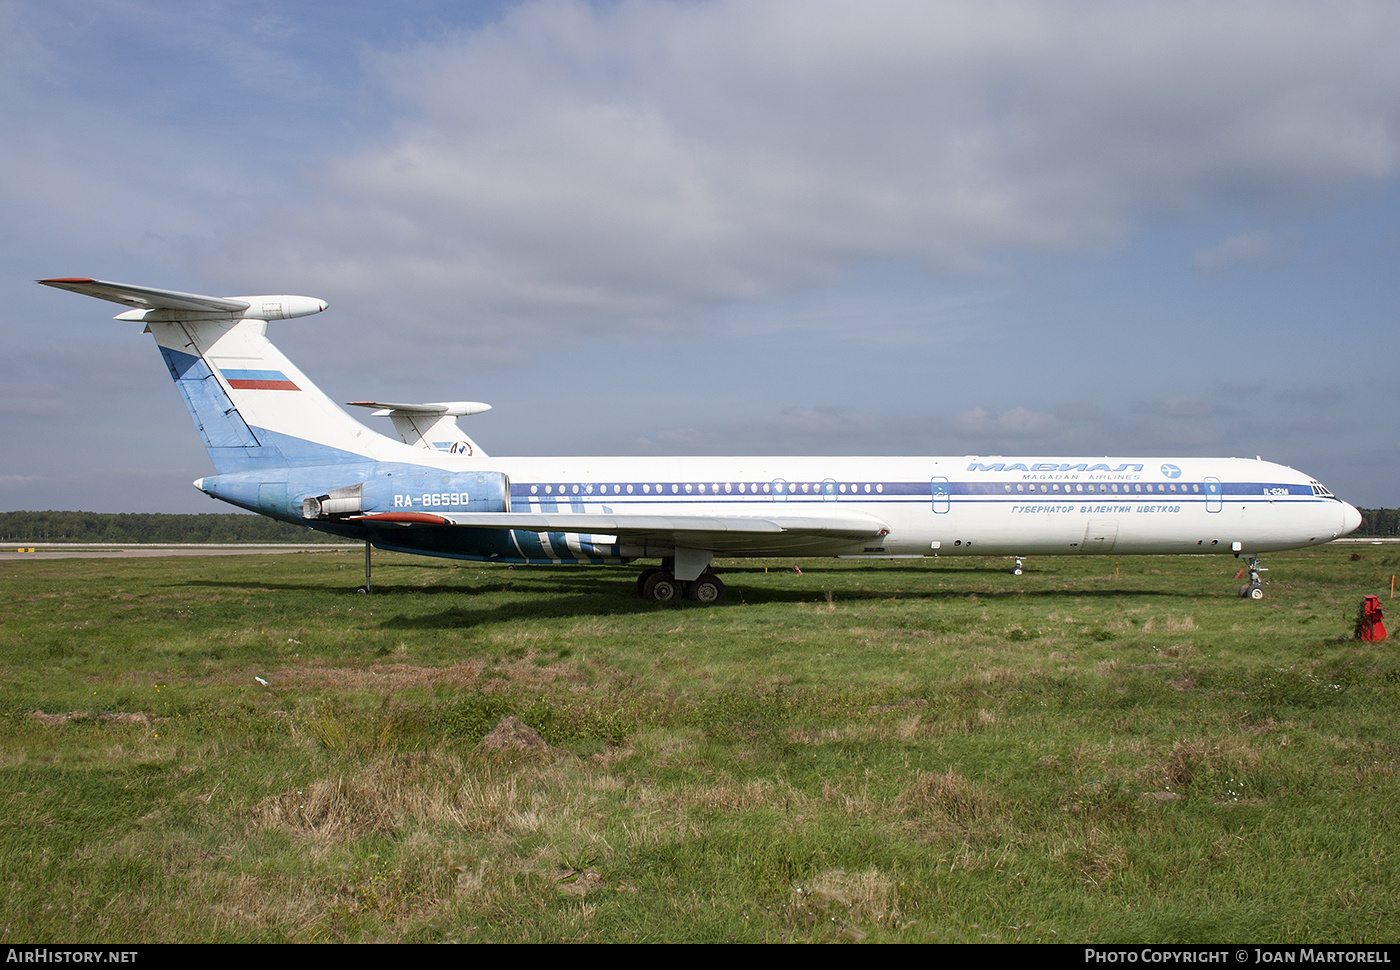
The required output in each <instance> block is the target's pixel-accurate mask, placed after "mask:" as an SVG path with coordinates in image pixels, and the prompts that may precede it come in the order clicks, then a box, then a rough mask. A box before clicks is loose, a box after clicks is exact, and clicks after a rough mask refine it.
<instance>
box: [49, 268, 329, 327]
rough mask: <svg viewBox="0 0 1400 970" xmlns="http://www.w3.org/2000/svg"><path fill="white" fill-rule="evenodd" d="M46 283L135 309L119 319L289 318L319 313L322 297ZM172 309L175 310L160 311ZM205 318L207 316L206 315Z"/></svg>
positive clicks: (64, 280)
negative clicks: (248, 294)
mask: <svg viewBox="0 0 1400 970" xmlns="http://www.w3.org/2000/svg"><path fill="white" fill-rule="evenodd" d="M36 282H39V283H42V284H44V285H45V286H52V287H55V288H56V289H60V290H72V291H73V292H74V293H81V294H83V295H84V296H94V297H96V298H97V299H99V300H107V301H109V302H111V303H122V304H125V305H126V306H130V307H136V310H135V311H134V312H133V311H127V312H126V313H122V314H119V315H118V316H117V319H118V320H167V319H177V318H178V319H182V320H187V319H190V318H191V314H199V315H201V316H202V315H204V314H208V315H209V317H212V318H224V319H248V320H289V319H291V318H292V317H305V316H310V315H311V314H313V313H320V312H321V311H322V310H324V309H325V308H326V301H325V300H318V299H316V298H315V297H310V296H288V295H276V296H201V295H199V294H198V293H181V292H179V291H178V290H158V289H155V288H154V287H150V286H132V285H131V284H130V283H109V282H107V281H106V280H92V279H88V278H87V277H85V276H64V277H60V278H58V279H52V280H37V281H36ZM168 310H175V311H178V313H177V314H168V313H164V312H162V311H168ZM206 319H207V318H206Z"/></svg>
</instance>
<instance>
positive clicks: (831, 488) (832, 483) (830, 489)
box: [822, 478, 836, 502]
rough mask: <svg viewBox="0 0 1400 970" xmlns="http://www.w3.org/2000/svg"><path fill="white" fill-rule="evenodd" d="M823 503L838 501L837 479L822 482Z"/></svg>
mask: <svg viewBox="0 0 1400 970" xmlns="http://www.w3.org/2000/svg"><path fill="white" fill-rule="evenodd" d="M822 501H823V502H834V501H836V479H834V478H828V479H826V480H824V481H823V482H822Z"/></svg>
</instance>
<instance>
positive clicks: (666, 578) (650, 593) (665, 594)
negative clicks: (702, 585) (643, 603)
mask: <svg viewBox="0 0 1400 970" xmlns="http://www.w3.org/2000/svg"><path fill="white" fill-rule="evenodd" d="M680 595H681V584H680V583H679V582H677V581H676V578H675V577H674V576H671V575H669V574H667V573H663V572H662V571H661V570H659V569H658V570H657V571H656V572H655V573H654V574H653V575H651V576H648V577H647V581H646V582H645V583H643V584H642V596H643V598H645V599H649V600H655V601H656V602H658V603H669V602H671V600H674V599H679V598H680Z"/></svg>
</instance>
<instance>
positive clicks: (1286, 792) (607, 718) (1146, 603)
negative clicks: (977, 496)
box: [0, 546, 1400, 943]
mask: <svg viewBox="0 0 1400 970" xmlns="http://www.w3.org/2000/svg"><path fill="white" fill-rule="evenodd" d="M1355 548H1357V547H1343V548H1336V549H1333V548H1324V549H1320V550H1315V551H1308V552H1299V553H1292V554H1288V555H1278V556H1274V557H1271V559H1270V562H1269V565H1270V567H1271V572H1270V573H1269V574H1268V575H1269V578H1270V580H1271V582H1270V584H1269V598H1268V599H1266V600H1265V601H1264V602H1262V603H1253V602H1248V601H1243V600H1240V599H1239V598H1238V597H1237V596H1236V595H1235V590H1236V588H1237V586H1238V584H1237V583H1235V582H1233V581H1232V579H1231V576H1232V575H1233V572H1234V568H1235V567H1236V564H1235V563H1234V562H1233V561H1232V560H1231V561H1226V560H1205V559H1192V558H1184V557H1183V558H1161V559H1124V560H1122V561H1114V560H1112V559H1089V558H1086V559H1078V560H1075V559H1058V560H1031V561H1030V562H1029V563H1028V566H1029V567H1030V568H1029V569H1028V572H1027V574H1026V575H1024V576H1021V577H1013V576H1011V575H1009V571H1008V570H1007V569H1006V568H1005V564H1004V563H1001V562H998V561H987V562H973V563H956V562H955V563H946V562H928V563H899V562H897V563H889V564H881V565H875V566H856V565H851V564H846V563H814V564H810V565H808V564H804V566H803V571H802V573H801V574H798V573H796V572H794V571H792V570H791V569H790V564H788V563H779V562H772V563H766V564H765V563H758V564H754V563H744V564H733V565H731V566H730V567H729V568H727V569H725V570H724V575H725V579H726V582H727V583H728V584H729V586H730V591H731V596H730V599H729V601H728V602H727V603H726V604H724V605H722V606H720V607H709V608H700V607H695V606H693V605H691V604H688V603H682V604H655V603H647V602H643V601H641V600H639V599H637V598H636V595H635V570H632V569H622V568H601V567H598V568H579V569H563V568H561V569H552V570H551V569H524V568H518V569H507V568H503V567H491V566H478V565H465V564H451V563H446V564H445V563H440V562H433V561H423V560H411V559H407V558H399V557H393V556H379V557H377V560H376V589H377V593H376V594H375V595H373V596H363V595H359V596H357V595H355V594H354V593H353V588H354V586H355V585H356V584H357V582H358V579H359V570H360V568H361V562H360V559H359V557H358V555H357V554H355V553H347V554H339V553H322V554H318V555H316V556H304V557H300V556H268V557H229V558H225V559H214V558H211V559H194V560H191V559H170V560H150V559H145V560H140V561H133V562H113V561H111V560H64V561H48V562H37V561H35V562H4V563H0V594H2V595H3V596H4V602H5V603H6V604H7V605H6V607H5V608H4V610H3V611H0V685H3V695H0V696H3V698H4V704H3V708H0V737H2V738H3V744H0V799H3V808H4V811H3V813H0V862H2V863H3V865H2V866H0V868H2V869H3V872H4V876H3V879H4V889H5V892H4V893H3V899H0V916H2V917H3V925H5V926H6V927H7V928H8V930H7V932H8V935H9V938H10V939H15V940H25V941H116V940H123V941H161V940H182V941H184V940H211V941H212V940H294V941H314V940H335V941H341V940H347V941H348V940H353V941H369V940H395V941H400V940H401V941H435V940H497V941H545V940H551V941H553V940H607V941H648V940H669V941H690V940H694V941H716V942H717V941H726V940H740V941H768V940H771V941H780V940H783V941H787V940H791V941H858V940H866V941H885V940H888V941H923V940H948V941H983V940H988V941H1014V940H1027V941H1031V940H1034V941H1058V942H1073V941H1097V942H1110V941H1139V940H1153V941H1212V940H1225V939H1236V940H1238V939H1248V940H1259V941H1278V942H1298V943H1301V942H1327V941H1343V942H1350V941H1372V942H1375V941H1382V940H1389V939H1392V938H1394V936H1395V935H1396V932H1397V929H1398V928H1400V918H1398V917H1400V913H1397V902H1398V899H1400V897H1397V893H1398V892H1400V871H1397V863H1396V860H1395V856H1396V852H1395V837H1394V835H1393V832H1394V827H1395V822H1394V808H1393V806H1394V805H1395V804H1396V797H1395V796H1396V794H1397V782H1396V770H1397V765H1398V764H1400V760H1397V755H1400V742H1397V741H1396V739H1395V735H1394V730H1393V712H1394V709H1395V705H1396V702H1397V700H1400V663H1397V662H1396V660H1395V659H1394V657H1393V654H1392V652H1391V651H1390V650H1389V649H1387V646H1388V642H1387V643H1379V644H1376V643H1359V642H1357V641H1354V640H1352V639H1350V634H1351V630H1352V621H1353V619H1354V615H1355V611H1356V607H1357V603H1358V602H1359V600H1360V598H1361V596H1362V595H1364V594H1366V593H1379V592H1382V590H1385V589H1388V584H1389V581H1390V576H1391V574H1392V572H1394V571H1396V570H1397V569H1400V566H1397V565H1396V564H1395V563H1394V562H1392V561H1391V558H1390V557H1388V556H1387V555H1386V554H1385V553H1384V552H1383V551H1382V550H1381V549H1380V548H1378V547H1369V546H1363V547H1360V551H1361V555H1362V558H1361V559H1359V560H1352V559H1351V554H1352V550H1353V549H1355ZM258 678H261V681H262V682H260V681H259V679H258ZM263 682H266V683H265V684H264V683H263ZM508 717H516V718H519V719H520V720H521V721H523V722H524V723H525V724H527V725H529V727H530V728H533V730H534V731H535V732H538V737H539V741H540V743H539V744H537V745H535V746H524V747H505V748H495V747H488V746H484V745H483V743H482V742H483V739H485V738H486V737H487V736H488V735H490V734H491V732H492V731H493V730H495V729H496V728H497V726H498V725H499V724H500V723H501V721H502V720H503V719H504V718H508Z"/></svg>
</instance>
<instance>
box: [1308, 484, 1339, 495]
mask: <svg viewBox="0 0 1400 970" xmlns="http://www.w3.org/2000/svg"><path fill="white" fill-rule="evenodd" d="M1312 490H1313V494H1314V495H1321V496H1322V497H1323V498H1336V496H1335V495H1333V494H1332V491H1331V489H1329V488H1328V487H1327V486H1326V485H1324V484H1322V483H1321V482H1319V481H1317V480H1313V482H1312Z"/></svg>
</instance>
